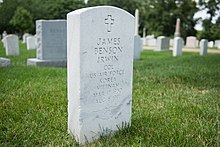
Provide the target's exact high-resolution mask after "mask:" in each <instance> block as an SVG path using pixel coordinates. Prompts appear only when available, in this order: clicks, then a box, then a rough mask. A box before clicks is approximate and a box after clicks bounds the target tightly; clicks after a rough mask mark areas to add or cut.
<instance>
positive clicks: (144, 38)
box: [142, 28, 146, 46]
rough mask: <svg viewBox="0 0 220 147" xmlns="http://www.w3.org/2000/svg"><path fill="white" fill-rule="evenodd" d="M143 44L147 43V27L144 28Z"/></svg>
mask: <svg viewBox="0 0 220 147" xmlns="http://www.w3.org/2000/svg"><path fill="white" fill-rule="evenodd" d="M142 42H143V46H145V45H146V28H143V38H142Z"/></svg>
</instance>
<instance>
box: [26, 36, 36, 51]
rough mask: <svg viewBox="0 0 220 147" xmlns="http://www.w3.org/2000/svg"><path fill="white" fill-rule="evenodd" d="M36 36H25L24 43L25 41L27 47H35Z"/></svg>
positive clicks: (29, 48)
mask: <svg viewBox="0 0 220 147" xmlns="http://www.w3.org/2000/svg"><path fill="white" fill-rule="evenodd" d="M35 40H36V37H35V36H29V37H27V40H26V43H27V49H28V50H31V49H35V48H36V41H35Z"/></svg>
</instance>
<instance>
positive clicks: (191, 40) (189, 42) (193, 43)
mask: <svg viewBox="0 0 220 147" xmlns="http://www.w3.org/2000/svg"><path fill="white" fill-rule="evenodd" d="M197 46H198V42H197V39H196V37H195V36H189V37H187V38H186V47H189V48H196V47H197Z"/></svg>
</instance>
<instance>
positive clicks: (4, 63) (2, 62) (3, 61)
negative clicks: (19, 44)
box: [0, 57, 11, 67]
mask: <svg viewBox="0 0 220 147" xmlns="http://www.w3.org/2000/svg"><path fill="white" fill-rule="evenodd" d="M10 64H11V60H10V59H7V58H2V57H0V67H8V66H10Z"/></svg>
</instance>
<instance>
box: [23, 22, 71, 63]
mask: <svg viewBox="0 0 220 147" xmlns="http://www.w3.org/2000/svg"><path fill="white" fill-rule="evenodd" d="M66 34H67V31H66V20H37V21H36V36H37V37H36V40H37V44H36V52H37V58H36V59H35V58H30V59H28V60H27V64H28V65H35V66H54V67H66V60H67V53H66V52H67V45H66V44H67V43H66V42H67V40H66V36H67V35H66Z"/></svg>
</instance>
